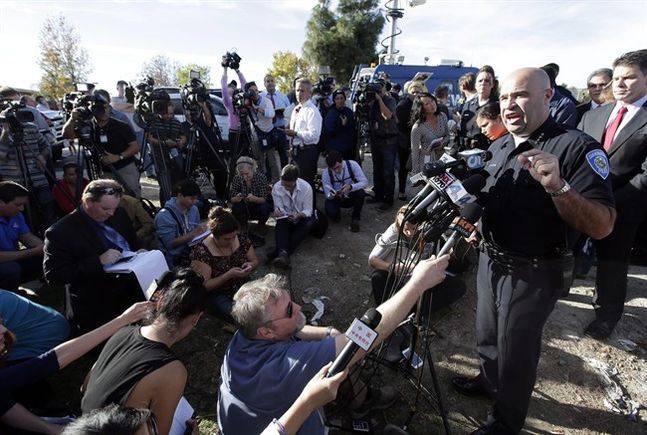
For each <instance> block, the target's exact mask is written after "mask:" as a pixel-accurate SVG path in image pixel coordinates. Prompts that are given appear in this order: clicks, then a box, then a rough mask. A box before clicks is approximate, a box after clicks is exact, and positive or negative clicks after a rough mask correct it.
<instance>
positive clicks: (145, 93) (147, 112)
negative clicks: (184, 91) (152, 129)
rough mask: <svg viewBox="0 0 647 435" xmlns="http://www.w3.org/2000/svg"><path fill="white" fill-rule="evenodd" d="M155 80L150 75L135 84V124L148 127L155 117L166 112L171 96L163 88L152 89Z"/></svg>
mask: <svg viewBox="0 0 647 435" xmlns="http://www.w3.org/2000/svg"><path fill="white" fill-rule="evenodd" d="M154 86H155V80H154V79H153V78H152V77H146V79H145V80H144V81H143V82H141V83H139V84H138V85H136V86H135V89H136V90H137V94H136V95H135V116H134V117H133V120H134V121H135V124H137V125H138V126H140V127H141V128H148V126H149V125H150V123H151V122H153V120H154V119H155V117H157V116H160V115H163V114H165V113H166V110H167V109H166V108H167V107H168V103H169V102H170V101H171V97H170V96H169V94H168V92H166V91H165V90H163V89H154Z"/></svg>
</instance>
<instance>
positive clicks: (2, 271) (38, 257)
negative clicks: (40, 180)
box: [0, 181, 43, 291]
mask: <svg viewBox="0 0 647 435" xmlns="http://www.w3.org/2000/svg"><path fill="white" fill-rule="evenodd" d="M28 201H29V191H28V190H27V189H25V188H24V187H23V186H21V185H20V184H18V183H15V182H13V181H2V182H0V288H4V289H6V290H11V291H17V290H18V286H19V285H20V283H22V282H27V281H30V280H32V279H36V278H37V277H39V276H41V275H42V263H43V241H42V240H40V239H39V238H38V237H36V236H35V235H33V234H32V233H31V231H30V230H29V227H28V226H27V224H26V223H25V217H24V216H23V214H22V211H23V210H24V208H25V204H27V202H28ZM18 242H20V243H22V245H23V246H25V248H24V249H18Z"/></svg>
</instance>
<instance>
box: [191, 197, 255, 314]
mask: <svg viewBox="0 0 647 435" xmlns="http://www.w3.org/2000/svg"><path fill="white" fill-rule="evenodd" d="M209 229H210V230H211V234H210V235H208V236H207V237H206V238H205V239H204V240H203V241H202V243H200V244H199V245H197V246H195V247H194V248H193V250H192V251H191V255H190V258H191V267H192V268H193V270H195V271H196V272H198V273H199V274H200V275H202V277H203V278H204V286H205V287H206V288H207V291H208V292H209V294H210V308H211V311H212V312H213V313H214V314H216V315H222V316H224V317H226V318H229V319H231V317H230V313H231V307H232V304H233V299H232V298H233V295H234V293H235V292H236V290H238V288H239V287H240V286H241V285H242V284H243V283H244V282H246V281H247V280H248V279H249V275H250V274H251V273H252V271H253V270H254V269H256V267H257V266H258V258H257V257H256V253H255V252H254V247H253V246H252V242H251V241H250V240H249V238H248V237H247V236H246V235H244V234H239V233H238V230H239V229H240V226H239V224H238V222H237V221H236V219H235V218H234V216H233V215H232V214H231V212H230V211H229V210H227V209H225V208H223V207H216V208H214V209H212V210H211V212H209Z"/></svg>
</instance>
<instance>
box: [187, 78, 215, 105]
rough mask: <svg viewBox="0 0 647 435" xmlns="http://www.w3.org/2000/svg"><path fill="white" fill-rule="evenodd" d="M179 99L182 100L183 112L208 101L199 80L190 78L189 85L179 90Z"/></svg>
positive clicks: (207, 95) (204, 89)
mask: <svg viewBox="0 0 647 435" xmlns="http://www.w3.org/2000/svg"><path fill="white" fill-rule="evenodd" d="M180 98H182V107H184V109H185V110H191V108H194V107H196V106H198V105H199V104H202V103H204V102H206V101H207V100H208V99H209V94H208V93H207V87H206V86H205V85H204V83H202V81H201V80H200V78H195V77H192V78H191V79H190V81H189V83H187V84H186V85H184V86H182V87H181V88H180Z"/></svg>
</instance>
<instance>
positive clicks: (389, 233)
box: [368, 205, 465, 315]
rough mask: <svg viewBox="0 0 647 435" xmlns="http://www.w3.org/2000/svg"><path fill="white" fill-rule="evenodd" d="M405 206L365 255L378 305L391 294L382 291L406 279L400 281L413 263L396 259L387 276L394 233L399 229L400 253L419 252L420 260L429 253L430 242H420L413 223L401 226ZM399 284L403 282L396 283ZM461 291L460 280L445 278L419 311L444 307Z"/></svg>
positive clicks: (463, 287) (408, 273)
mask: <svg viewBox="0 0 647 435" xmlns="http://www.w3.org/2000/svg"><path fill="white" fill-rule="evenodd" d="M407 207H408V206H406V205H405V206H402V207H400V209H399V210H398V214H397V215H396V218H395V222H394V223H392V224H391V225H389V227H388V228H387V229H386V231H385V232H384V233H383V234H378V236H377V237H376V240H375V246H374V247H373V250H372V251H371V253H370V254H369V256H368V264H369V266H371V267H372V268H373V271H372V272H371V287H372V290H373V298H374V299H375V303H376V304H380V303H382V302H383V301H385V300H387V299H388V298H389V297H391V295H390V294H388V293H387V292H386V291H387V289H391V288H392V287H393V284H394V283H395V282H401V283H404V282H406V281H402V277H403V276H405V277H409V276H410V275H411V273H412V272H413V271H412V269H413V265H408V267H407V265H405V264H404V263H402V262H399V263H397V264H396V265H395V268H394V274H393V275H391V276H390V277H389V271H390V270H391V264H392V263H393V260H394V256H395V252H396V249H397V246H398V234H400V231H401V230H402V235H403V237H402V238H401V239H400V243H401V248H400V252H403V253H409V254H410V255H411V256H414V255H417V254H421V257H420V258H422V259H427V258H429V257H431V255H432V254H433V252H432V249H433V244H431V243H424V240H422V239H420V238H419V234H418V227H417V226H416V225H413V224H410V223H408V222H406V223H405V224H404V228H402V220H403V218H404V215H405V213H406V212H407ZM407 260H408V258H405V259H404V261H405V262H406V261H407ZM402 285H404V284H401V285H400V286H402ZM394 290H396V291H397V290H399V289H394ZM463 294H465V284H464V283H463V282H462V281H461V280H460V279H458V278H454V277H451V279H447V280H445V282H443V283H442V284H440V285H438V286H436V287H434V289H433V297H432V298H431V306H427V305H428V304H429V299H428V297H426V298H425V300H424V301H423V311H422V313H423V315H428V314H429V313H430V312H434V311H437V310H439V309H441V308H443V307H446V306H448V305H450V304H451V303H453V302H455V301H457V300H458V299H460V298H461V296H463ZM425 296H426V295H425Z"/></svg>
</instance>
